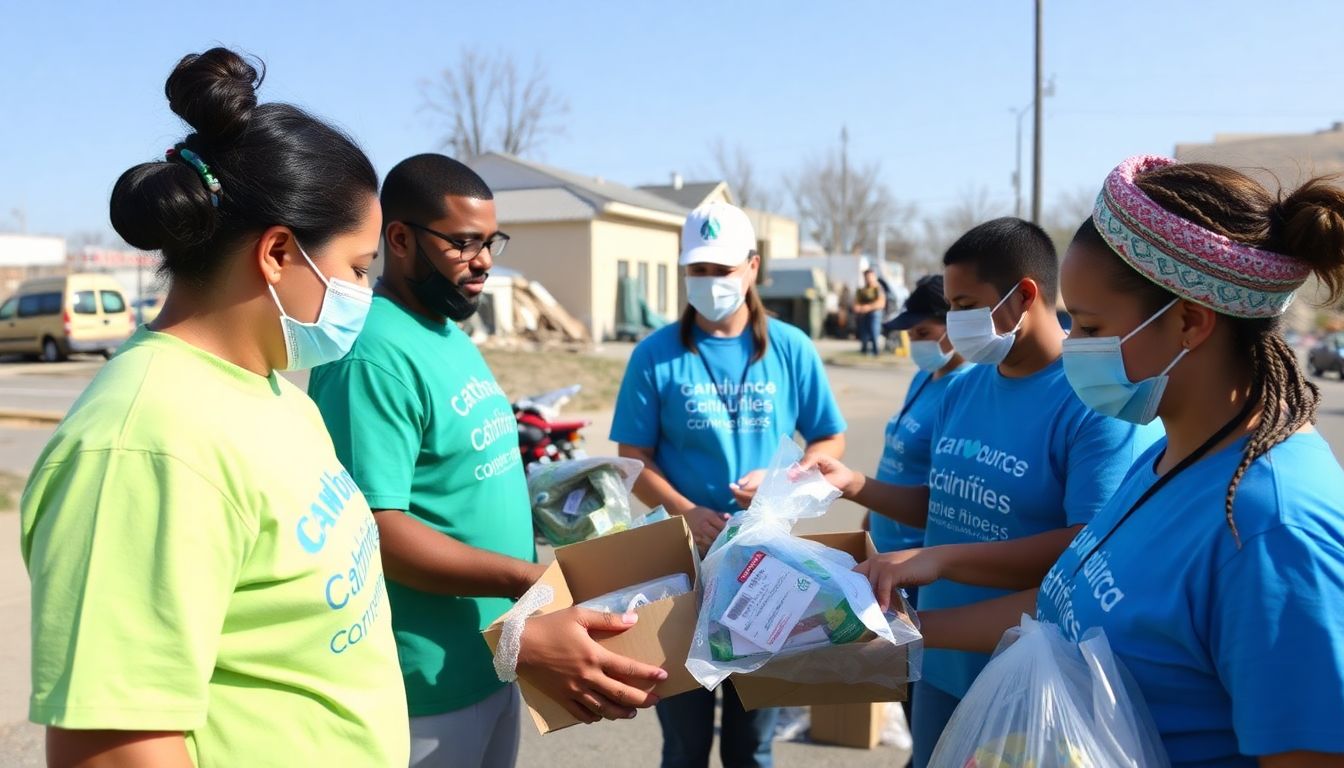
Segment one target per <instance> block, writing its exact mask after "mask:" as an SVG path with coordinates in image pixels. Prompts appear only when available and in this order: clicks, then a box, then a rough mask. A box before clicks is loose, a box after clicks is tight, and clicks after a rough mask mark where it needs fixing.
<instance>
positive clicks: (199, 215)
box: [110, 161, 219, 251]
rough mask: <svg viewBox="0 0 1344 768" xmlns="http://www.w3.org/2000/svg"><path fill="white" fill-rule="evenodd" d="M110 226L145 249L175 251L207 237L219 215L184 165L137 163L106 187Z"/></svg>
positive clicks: (194, 172)
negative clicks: (110, 190)
mask: <svg viewBox="0 0 1344 768" xmlns="http://www.w3.org/2000/svg"><path fill="white" fill-rule="evenodd" d="M110 212H111V218H112V228H113V229H115V230H116V231H117V234H118V235H121V239H123V240H125V241H126V242H127V243H130V244H131V245H133V246H135V247H136V248H140V249H141V250H146V251H159V250H164V251H178V250H180V249H183V248H190V247H192V246H194V245H199V244H201V243H204V242H205V241H207V240H209V239H210V236H211V235H213V234H214V233H215V229H216V228H217V227H218V226H219V214H218V212H217V211H216V209H215V206H214V205H213V204H212V203H211V202H210V192H209V190H207V189H206V188H205V185H204V184H202V183H201V177H200V176H198V175H197V174H196V171H195V170H194V169H192V168H191V167H189V166H187V165H186V164H185V163H178V162H162V161H160V162H154V163H142V164H140V165H137V166H135V167H134V168H131V169H130V170H128V171H126V172H125V173H123V174H121V178H119V179H117V183H116V185H115V186H113V187H112V201H111V209H110Z"/></svg>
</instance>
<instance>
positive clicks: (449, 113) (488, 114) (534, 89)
mask: <svg viewBox="0 0 1344 768" xmlns="http://www.w3.org/2000/svg"><path fill="white" fill-rule="evenodd" d="M421 94H422V96H423V98H424V105H423V109H425V110H427V111H429V112H430V113H432V114H434V115H436V116H437V117H439V118H440V119H441V120H442V121H443V122H445V123H447V125H448V133H447V134H446V135H445V137H444V139H443V146H444V147H446V148H451V149H452V151H453V153H454V154H455V155H457V156H458V157H460V158H471V157H478V156H480V155H483V154H485V153H487V152H493V151H498V152H505V153H507V154H510V155H525V154H528V153H531V152H535V151H536V150H537V149H538V148H539V147H540V146H541V145H542V143H543V142H544V141H545V140H546V138H548V137H551V136H556V135H559V134H561V133H563V128H562V127H561V126H560V125H559V119H560V118H561V117H562V116H563V115H565V114H566V113H567V112H568V111H569V105H568V104H567V103H566V102H565V100H564V99H563V98H562V97H561V96H560V95H559V94H557V93H556V92H555V90H554V89H552V88H551V85H550V83H549V82H547V79H546V73H545V71H544V70H542V68H541V65H540V63H537V64H534V65H533V67H532V71H531V73H529V74H523V73H522V72H520V71H519V69H518V65H517V63H516V62H514V60H513V59H508V58H502V57H500V58H492V57H490V56H488V55H483V54H480V53H478V52H477V51H475V50H471V49H468V50H466V51H463V53H462V58H461V59H459V60H458V63H457V65H456V66H451V67H447V68H445V69H444V70H443V71H442V72H441V73H439V76H438V77H437V78H435V79H433V80H426V81H424V82H422V83H421Z"/></svg>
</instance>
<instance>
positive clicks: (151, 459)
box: [21, 329, 410, 767]
mask: <svg viewBox="0 0 1344 768" xmlns="http://www.w3.org/2000/svg"><path fill="white" fill-rule="evenodd" d="M21 506H22V516H23V519H22V524H23V535H22V548H23V557H24V562H25V563H27V566H28V572H29V575H30V576H31V578H32V584H33V586H32V597H33V600H32V633H33V659H32V683H33V694H32V700H31V702H30V708H29V716H30V717H31V718H32V720H33V721H34V722H36V723H40V724H45V725H53V726H58V727H61V728H72V729H112V730H148V731H183V732H184V733H185V734H186V739H187V748H188V750H189V752H190V754H191V757H192V759H193V760H194V761H195V763H196V764H197V765H198V766H244V765H245V766H249V767H251V766H289V765H295V764H296V763H299V764H304V765H333V766H334V765H369V766H405V765H406V763H407V761H408V759H409V748H410V745H409V735H408V728H409V726H408V723H407V713H406V706H405V700H404V696H405V694H404V691H403V689H402V684H401V680H400V679H399V678H398V676H397V659H396V645H395V642H394V641H393V638H392V631H391V621H390V620H389V615H388V614H389V608H388V604H387V603H388V601H387V598H386V590H385V580H384V578H383V569H382V561H381V556H380V552H379V546H378V528H377V526H376V525H375V524H374V522H373V517H372V515H371V514H370V511H369V507H368V505H367V504H366V503H365V501H364V498H363V497H362V496H361V495H360V493H359V489H358V488H356V487H355V484H354V482H353V481H352V480H351V478H350V475H349V474H348V473H347V472H346V471H345V470H344V468H342V466H341V464H340V462H339V461H338V460H337V458H336V452H335V451H334V450H333V448H332V444H331V439H330V438H329V437H328V436H327V433H326V431H325V429H323V424H322V420H321V416H320V415H319V414H318V412H317V409H316V408H315V407H314V406H313V403H312V401H311V400H309V399H308V398H307V397H305V396H304V394H303V392H302V391H300V390H299V389H298V388H296V387H294V386H293V385H292V384H290V383H289V382H287V381H285V380H284V379H282V378H280V377H278V376H274V375H272V376H271V377H270V378H262V377H260V376H257V375H255V374H253V373H250V372H248V371H246V370H243V369H242V368H239V367H237V366H234V365H232V364H230V363H227V362H225V361H224V360H221V359H219V358H217V357H215V356H213V355H210V354H208V353H206V352H204V351H202V350H200V349H198V348H196V347H193V346H191V345H189V344H187V343H185V342H183V341H181V340H180V339H178V338H176V337H174V336H170V335H167V334H162V333H154V332H151V331H149V330H146V329H141V330H140V331H139V332H138V333H137V334H136V335H135V336H134V337H133V338H132V339H131V340H130V341H129V342H128V343H127V344H126V345H125V347H124V348H123V350H122V352H121V353H120V354H119V355H117V357H116V358H114V359H113V360H112V361H111V362H110V363H108V364H107V365H106V366H105V367H104V368H103V370H102V371H100V372H99V373H98V375H97V376H96V377H95V378H94V380H93V382H92V383H91V384H90V385H89V388H88V389H87V390H86V391H85V392H84V394H83V395H82V396H81V397H80V399H79V401H78V402H77V403H76V404H75V405H74V407H73V408H72V409H71V411H70V413H69V415H68V416H67V417H66V419H65V421H63V422H62V423H61V425H60V427H58V428H57V430H56V434H55V436H53V437H52V439H51V442H50V443H49V444H48V445H47V447H46V450H45V451H44V452H43V454H42V456H41V458H40V459H39V460H38V463H37V467H36V468H35V469H34V471H33V474H32V477H31V478H30V479H29V482H28V488H27V490H26V491H25V492H24V496H23V501H22V505H21Z"/></svg>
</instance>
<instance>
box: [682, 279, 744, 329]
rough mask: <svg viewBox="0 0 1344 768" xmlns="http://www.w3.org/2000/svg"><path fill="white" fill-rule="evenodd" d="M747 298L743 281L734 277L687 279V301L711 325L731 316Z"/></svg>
mask: <svg viewBox="0 0 1344 768" xmlns="http://www.w3.org/2000/svg"><path fill="white" fill-rule="evenodd" d="M746 298H747V296H746V291H744V290H743V289H742V280H741V279H740V278H738V277H734V276H733V275H724V276H723V277H688V278H686V300H687V301H688V302H690V305H691V306H692V307H695V311H696V312H699V313H700V314H701V315H702V316H704V318H705V319H706V320H708V321H710V322H711V323H717V322H720V321H722V320H723V319H725V318H727V317H729V316H731V315H732V314H733V313H734V312H736V311H737V309H738V307H741V306H742V302H744V301H746Z"/></svg>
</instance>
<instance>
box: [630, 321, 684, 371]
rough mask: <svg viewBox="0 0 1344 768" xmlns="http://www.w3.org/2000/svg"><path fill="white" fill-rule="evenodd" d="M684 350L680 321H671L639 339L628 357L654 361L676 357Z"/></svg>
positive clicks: (647, 361) (649, 361)
mask: <svg viewBox="0 0 1344 768" xmlns="http://www.w3.org/2000/svg"><path fill="white" fill-rule="evenodd" d="M686 352H687V349H686V347H684V346H682V343H681V323H680V322H672V323H668V324H667V325H664V326H663V327H662V328H659V329H657V330H655V331H654V332H652V333H650V334H649V335H648V336H645V337H644V338H643V339H640V341H639V342H638V343H637V344H635V348H634V349H633V350H631V352H630V358H631V359H632V360H641V361H643V362H646V363H654V362H662V361H665V360H667V359H668V358H671V357H678V356H680V355H683V354H685V353H686Z"/></svg>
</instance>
